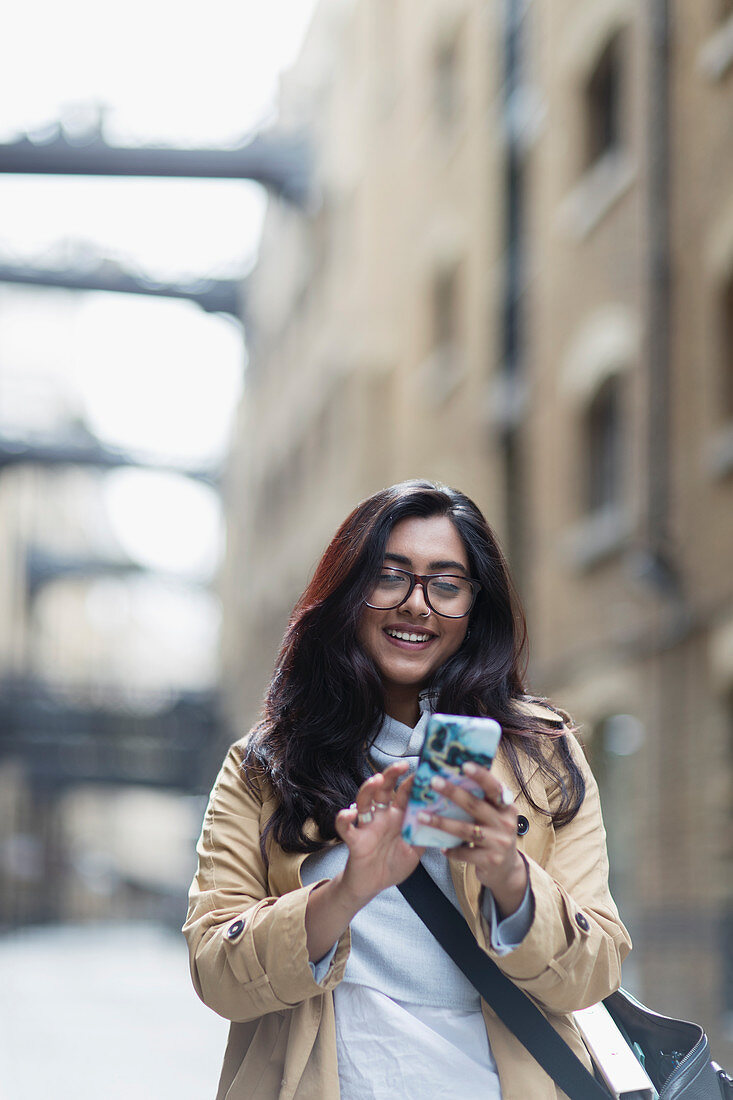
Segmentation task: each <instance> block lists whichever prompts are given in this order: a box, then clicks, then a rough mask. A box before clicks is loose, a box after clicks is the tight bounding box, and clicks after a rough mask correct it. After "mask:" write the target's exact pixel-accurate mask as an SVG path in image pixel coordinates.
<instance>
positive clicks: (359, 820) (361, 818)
mask: <svg viewBox="0 0 733 1100" xmlns="http://www.w3.org/2000/svg"><path fill="white" fill-rule="evenodd" d="M370 821H374V814H373V813H372V811H371V810H364V812H363V813H360V814H357V815H356V824H357V826H359V825H368V824H369V822H370Z"/></svg>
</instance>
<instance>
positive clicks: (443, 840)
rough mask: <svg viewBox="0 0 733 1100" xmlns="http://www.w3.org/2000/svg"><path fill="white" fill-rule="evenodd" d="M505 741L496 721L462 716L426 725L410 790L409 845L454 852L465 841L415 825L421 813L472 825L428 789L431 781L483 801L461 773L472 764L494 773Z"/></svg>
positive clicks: (435, 718) (439, 717)
mask: <svg viewBox="0 0 733 1100" xmlns="http://www.w3.org/2000/svg"><path fill="white" fill-rule="evenodd" d="M500 740H501V726H500V725H499V723H498V722H495V721H494V719H493V718H471V717H466V716H465V715H462V714H432V715H431V716H430V718H429V719H428V724H427V729H426V731H425V740H424V741H423V746H422V749H421V750H420V758H419V760H418V764H417V771H416V772H415V781H414V783H413V784H412V790H411V791H410V798H409V800H408V803H407V809H406V810H405V817H404V821H403V823H402V837H403V839H404V840H406V841H407V843H408V844H414V845H417V846H418V847H428V848H456V847H458V845H459V844H462V843H463V841H462V840H460V839H459V838H458V837H455V836H452V835H451V834H450V833H445V832H443V830H442V829H434V828H432V826H430V825H423V823H422V822H421V821H418V820H417V815H418V814H419V813H420V811H421V810H427V811H429V812H430V813H436V814H440V815H441V817H452V818H454V819H455V820H457V821H471V820H472V819H471V817H470V816H469V814H467V813H466V812H465V810H462V809H461V807H460V806H456V804H455V802H451V801H450V800H449V799H448V798H446V797H445V796H444V795H442V794H441V793H440V792H439V791H436V790H435V788H434V787H431V786H430V781H431V779H432V778H433V776H436V775H440V776H442V777H443V778H444V779H448V780H450V782H451V783H455V784H456V785H457V786H459V787H464V788H465V789H466V790H467V791H470V793H471V794H476V795H480V794H481V793H482V792H481V788H480V787H479V785H478V784H477V783H476V782H475V781H474V780H472V779H469V778H468V776H467V775H464V774H463V772H462V771H461V768H462V766H463V764H465V763H466V761H468V760H471V761H473V763H475V764H480V765H481V766H482V767H484V768H490V767H491V764H492V761H493V759H494V757H495V756H496V750H497V749H498V747H499V741H500Z"/></svg>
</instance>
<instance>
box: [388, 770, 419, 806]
mask: <svg viewBox="0 0 733 1100" xmlns="http://www.w3.org/2000/svg"><path fill="white" fill-rule="evenodd" d="M414 782H415V776H414V775H410V776H408V777H407V779H406V780H405V781H404V783H400V785H399V787H398V788H397V793H396V794H395V796H394V798H393V799H392V808H393V809H397V810H401V811H402V812H404V810H405V809H406V808H407V800H408V799H409V797H410V791H411V790H412V785H413V783H414Z"/></svg>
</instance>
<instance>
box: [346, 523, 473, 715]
mask: <svg viewBox="0 0 733 1100" xmlns="http://www.w3.org/2000/svg"><path fill="white" fill-rule="evenodd" d="M384 564H385V565H393V566H396V567H397V568H401V569H408V570H410V572H412V573H421V574H427V573H455V574H458V575H462V576H465V577H468V576H470V571H469V567H468V555H467V554H466V550H465V547H464V545H463V541H462V540H461V537H460V535H459V534H458V531H457V530H456V528H455V527H454V526H453V523H452V522H451V520H449V519H448V518H447V516H430V517H429V518H427V519H426V518H422V517H418V516H411V517H409V518H408V519H403V520H400V522H399V523H396V524H395V526H394V527H393V528H392V532H391V534H390V536H389V539H388V541H387V547H386V551H385V556H384ZM467 629H468V616H467V615H466V616H465V617H464V618H462V619H446V618H445V617H444V616H441V615H436V613H435V612H434V611H431V610H430V608H429V607H428V605H427V603H426V602H425V595H424V593H423V590H422V586H421V585H419V584H418V585H415V587H414V588H413V590H412V592H411V594H410V598H409V599H408V600H407V601H406V602H405V603H403V604H402V606H401V607H396V608H393V609H392V610H391V611H380V610H377V609H375V608H372V607H366V606H365V607H364V609H363V611H362V616H361V621H360V623H359V628H358V630H357V637H358V639H359V642H360V643H361V645H362V646H363V648H364V650H365V651H366V652H367V653H368V655H369V656H370V657H371V659H372V660H373V661H374V663H375V665H376V666H377V669H378V670H379V673H380V676H381V678H382V683H383V684H384V688H385V695H386V700H387V711H388V713H389V714H392V716H393V717H401V715H400V714H395V713H394V711H395V708H397V709H399V710H401V711H402V713H403V714H404V713H406V710H405V708H406V707H409V709H410V711H411V712H412V713H413V717H416V712H417V696H418V694H419V692H420V690H421V689H422V688H423V687H425V686H426V684H427V683H429V681H430V679H431V677H432V675H433V673H434V672H435V671H436V670H437V669H439V668H440V666H441V665H443V664H445V662H446V661H447V660H448V659H449V657H452V656H453V654H454V653H455V652H456V650H457V649H458V648H459V646H460V645H461V642H462V641H463V639H464V638H465V636H466V630H467ZM411 636H412V637H413V638H414V637H415V636H417V637H416V640H411ZM390 708H392V709H390ZM402 720H403V721H404V720H405V719H404V717H402Z"/></svg>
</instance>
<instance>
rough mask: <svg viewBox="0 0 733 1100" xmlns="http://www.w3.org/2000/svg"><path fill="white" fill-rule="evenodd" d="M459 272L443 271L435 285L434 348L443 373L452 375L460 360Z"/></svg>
mask: <svg viewBox="0 0 733 1100" xmlns="http://www.w3.org/2000/svg"><path fill="white" fill-rule="evenodd" d="M458 310H459V294H458V271H457V269H456V268H449V269H447V270H445V271H441V272H440V274H439V275H438V276H437V278H436V280H435V283H434V284H433V347H434V349H435V354H436V356H437V358H438V361H439V364H440V369H441V373H443V374H452V373H453V372H454V370H455V369H456V367H457V359H458V354H457V353H458V333H459V324H458Z"/></svg>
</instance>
